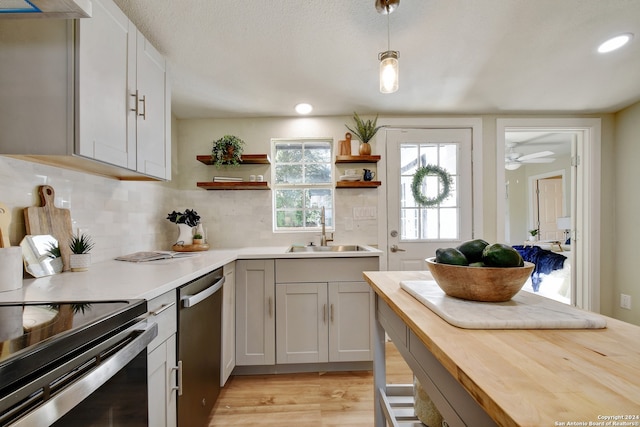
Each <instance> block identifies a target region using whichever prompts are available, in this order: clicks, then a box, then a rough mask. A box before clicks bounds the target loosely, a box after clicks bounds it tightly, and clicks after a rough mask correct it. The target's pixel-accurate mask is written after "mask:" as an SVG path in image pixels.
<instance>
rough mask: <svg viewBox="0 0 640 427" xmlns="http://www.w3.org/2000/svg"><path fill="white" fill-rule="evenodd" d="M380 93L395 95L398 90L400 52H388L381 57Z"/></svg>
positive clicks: (381, 54)
mask: <svg viewBox="0 0 640 427" xmlns="http://www.w3.org/2000/svg"><path fill="white" fill-rule="evenodd" d="M379 59H380V92H382V93H393V92H395V91H397V90H398V52H396V51H394V50H388V51H386V52H382V53H380V55H379Z"/></svg>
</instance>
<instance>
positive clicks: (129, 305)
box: [0, 300, 147, 391]
mask: <svg viewBox="0 0 640 427" xmlns="http://www.w3.org/2000/svg"><path fill="white" fill-rule="evenodd" d="M146 311H147V303H146V301H145V300H120V301H74V302H34V303H0V378H1V379H2V380H1V381H0V391H4V390H5V389H6V388H8V387H10V386H11V385H12V384H14V383H15V382H17V381H18V380H20V379H21V378H25V377H27V376H31V375H34V374H36V372H38V371H40V370H43V369H48V368H49V367H50V366H51V365H52V364H54V363H56V361H57V360H59V359H61V358H64V357H65V356H66V355H68V354H70V353H72V352H73V351H75V350H77V349H78V348H80V347H83V346H87V345H91V343H92V342H94V341H96V340H99V339H101V338H102V337H104V336H106V335H111V334H113V333H116V332H117V331H120V330H122V329H123V328H125V327H126V326H127V325H129V324H130V323H131V322H132V321H134V319H136V318H137V317H139V316H141V315H143V314H145V313H146Z"/></svg>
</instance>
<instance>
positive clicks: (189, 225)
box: [167, 209, 200, 246]
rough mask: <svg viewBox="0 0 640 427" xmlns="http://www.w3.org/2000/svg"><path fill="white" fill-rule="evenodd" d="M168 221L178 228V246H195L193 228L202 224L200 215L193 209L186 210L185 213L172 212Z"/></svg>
mask: <svg viewBox="0 0 640 427" xmlns="http://www.w3.org/2000/svg"><path fill="white" fill-rule="evenodd" d="M167 219H168V220H169V221H171V222H173V223H175V224H176V225H177V226H178V230H179V234H178V240H177V241H176V243H175V244H176V245H182V246H187V245H192V244H193V227H195V226H197V225H198V224H199V223H200V215H198V212H196V211H195V210H193V209H186V210H185V211H184V213H183V212H176V211H173V212H171V213H170V214H169V215H168V216H167Z"/></svg>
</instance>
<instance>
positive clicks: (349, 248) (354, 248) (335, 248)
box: [287, 245, 370, 252]
mask: <svg viewBox="0 0 640 427" xmlns="http://www.w3.org/2000/svg"><path fill="white" fill-rule="evenodd" d="M359 251H364V252H370V250H369V249H367V248H365V247H364V246H358V245H331V246H291V247H289V249H287V252H359Z"/></svg>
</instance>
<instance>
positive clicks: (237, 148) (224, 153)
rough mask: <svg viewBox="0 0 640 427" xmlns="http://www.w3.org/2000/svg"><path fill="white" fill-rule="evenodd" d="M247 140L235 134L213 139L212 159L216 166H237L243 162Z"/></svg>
mask: <svg viewBox="0 0 640 427" xmlns="http://www.w3.org/2000/svg"><path fill="white" fill-rule="evenodd" d="M244 145H245V142H244V141H243V140H241V139H240V138H238V137H237V136H234V135H225V136H223V137H222V138H220V139H218V140H217V141H213V149H212V150H211V159H212V160H213V165H214V166H218V167H220V166H237V165H239V164H240V162H241V157H242V152H243V150H244Z"/></svg>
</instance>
